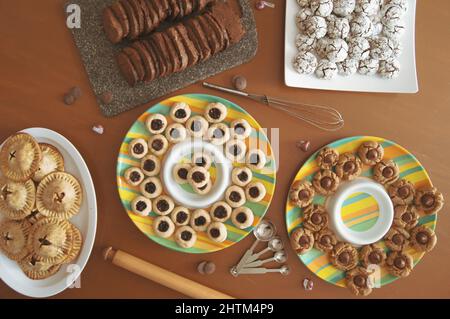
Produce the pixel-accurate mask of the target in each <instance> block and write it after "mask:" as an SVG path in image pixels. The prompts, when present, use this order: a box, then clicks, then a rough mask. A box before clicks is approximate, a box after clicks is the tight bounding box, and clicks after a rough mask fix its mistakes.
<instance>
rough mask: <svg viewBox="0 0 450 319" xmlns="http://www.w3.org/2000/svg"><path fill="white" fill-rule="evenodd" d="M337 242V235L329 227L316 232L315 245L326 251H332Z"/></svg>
mask: <svg viewBox="0 0 450 319" xmlns="http://www.w3.org/2000/svg"><path fill="white" fill-rule="evenodd" d="M337 243H338V241H337V239H336V236H335V235H334V233H333V232H332V231H331V230H330V229H328V228H323V229H322V230H321V231H319V232H317V233H315V234H314V247H315V248H316V249H318V250H320V251H322V252H324V253H327V252H330V251H332V250H333V249H334V246H336V244H337Z"/></svg>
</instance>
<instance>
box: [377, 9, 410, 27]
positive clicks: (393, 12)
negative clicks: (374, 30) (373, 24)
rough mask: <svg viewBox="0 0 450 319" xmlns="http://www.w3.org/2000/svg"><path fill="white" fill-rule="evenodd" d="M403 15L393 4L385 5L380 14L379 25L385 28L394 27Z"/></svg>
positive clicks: (401, 10)
mask: <svg viewBox="0 0 450 319" xmlns="http://www.w3.org/2000/svg"><path fill="white" fill-rule="evenodd" d="M404 13H405V12H404V11H403V9H402V8H401V7H399V6H397V5H395V4H390V5H386V6H384V8H383V10H382V12H381V23H382V24H383V25H385V26H386V25H387V26H392V25H396V24H397V23H399V22H400V20H401V19H402V18H403V15H404Z"/></svg>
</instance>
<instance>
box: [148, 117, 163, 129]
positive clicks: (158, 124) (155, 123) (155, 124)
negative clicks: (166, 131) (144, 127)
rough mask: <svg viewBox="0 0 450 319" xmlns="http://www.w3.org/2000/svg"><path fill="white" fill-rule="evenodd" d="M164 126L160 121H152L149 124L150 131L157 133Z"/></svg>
mask: <svg viewBox="0 0 450 319" xmlns="http://www.w3.org/2000/svg"><path fill="white" fill-rule="evenodd" d="M163 126H164V123H163V121H162V120H160V119H154V120H152V122H151V123H150V127H151V129H152V130H154V131H159V130H160V129H162V128H163Z"/></svg>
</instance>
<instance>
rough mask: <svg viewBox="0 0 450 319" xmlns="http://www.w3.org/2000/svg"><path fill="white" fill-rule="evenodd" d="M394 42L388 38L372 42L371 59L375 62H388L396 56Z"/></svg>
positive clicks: (376, 39)
mask: <svg viewBox="0 0 450 319" xmlns="http://www.w3.org/2000/svg"><path fill="white" fill-rule="evenodd" d="M393 45H394V43H393V41H392V40H391V39H388V38H386V37H376V38H373V39H371V40H370V47H371V50H370V57H371V58H372V59H374V60H388V59H390V58H392V57H393V56H394V50H393Z"/></svg>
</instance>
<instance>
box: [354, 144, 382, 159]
mask: <svg viewBox="0 0 450 319" xmlns="http://www.w3.org/2000/svg"><path fill="white" fill-rule="evenodd" d="M358 156H359V158H360V159H361V161H362V162H363V164H366V165H375V164H376V163H378V162H380V161H381V160H382V159H383V156H384V149H383V147H382V146H381V145H380V144H379V143H377V142H374V141H367V142H364V143H362V144H361V146H360V147H359V149H358Z"/></svg>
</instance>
